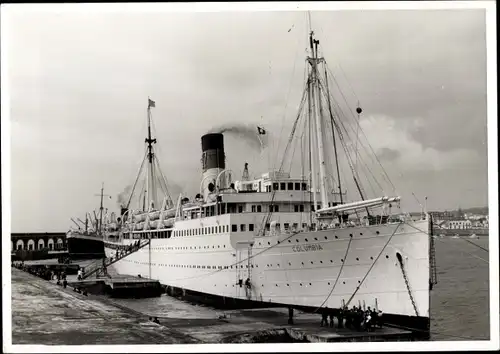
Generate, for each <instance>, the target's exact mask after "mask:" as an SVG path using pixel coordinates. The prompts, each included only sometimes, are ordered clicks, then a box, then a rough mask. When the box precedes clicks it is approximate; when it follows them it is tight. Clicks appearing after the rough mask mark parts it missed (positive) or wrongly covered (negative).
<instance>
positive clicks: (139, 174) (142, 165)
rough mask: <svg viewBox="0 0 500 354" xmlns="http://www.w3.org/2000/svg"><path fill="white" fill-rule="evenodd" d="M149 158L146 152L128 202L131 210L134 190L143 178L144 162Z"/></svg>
mask: <svg viewBox="0 0 500 354" xmlns="http://www.w3.org/2000/svg"><path fill="white" fill-rule="evenodd" d="M147 156H148V153H147V152H146V153H145V154H144V158H143V159H142V163H141V167H139V172H138V173H137V177H136V179H135V182H134V185H133V186H132V190H131V191H130V196H129V198H128V201H127V205H126V206H127V209H128V208H129V206H130V202H131V200H132V196H133V195H134V190H135V187H136V185H137V181H138V180H139V177H140V176H141V172H142V168H143V167H144V162H145V161H146V158H147ZM141 193H142V192H141Z"/></svg>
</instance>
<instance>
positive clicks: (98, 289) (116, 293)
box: [68, 275, 163, 298]
mask: <svg viewBox="0 0 500 354" xmlns="http://www.w3.org/2000/svg"><path fill="white" fill-rule="evenodd" d="M68 287H70V288H74V289H82V290H86V291H88V292H89V293H91V294H95V295H101V294H107V295H110V296H112V297H129V298H144V297H155V296H160V295H161V294H162V293H163V288H162V286H161V285H160V282H158V280H152V279H145V278H139V277H127V276H119V275H113V276H112V277H106V278H94V279H84V280H81V281H78V280H77V281H69V282H68Z"/></svg>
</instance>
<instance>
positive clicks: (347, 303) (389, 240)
mask: <svg viewBox="0 0 500 354" xmlns="http://www.w3.org/2000/svg"><path fill="white" fill-rule="evenodd" d="M399 226H401V224H398V225H397V226H396V228H395V229H394V232H393V233H392V235H391V236H390V237H389V239H388V240H387V242H386V243H385V245H384V247H383V248H382V250H381V251H380V253H379V254H378V256H377V258H375V260H374V261H373V263H372V265H371V266H370V268H369V269H368V271H367V272H366V274H365V276H364V277H363V279H362V280H361V282H360V283H359V285H358V286H357V287H356V290H354V293H353V294H352V295H351V297H350V298H349V300H348V301H347V302H346V304H345V306H346V307H347V306H349V303H350V302H351V301H352V299H353V298H354V296H355V295H356V293H357V292H358V290H359V288H360V287H361V285H363V282H364V281H365V279H366V277H367V276H368V274H369V273H370V271H371V270H372V268H373V266H374V265H375V264H376V263H377V261H378V259H379V258H380V256H381V255H382V253H383V252H384V250H385V248H386V247H387V245H388V244H389V242H391V240H392V237H393V236H394V234H395V233H396V231H398V228H399Z"/></svg>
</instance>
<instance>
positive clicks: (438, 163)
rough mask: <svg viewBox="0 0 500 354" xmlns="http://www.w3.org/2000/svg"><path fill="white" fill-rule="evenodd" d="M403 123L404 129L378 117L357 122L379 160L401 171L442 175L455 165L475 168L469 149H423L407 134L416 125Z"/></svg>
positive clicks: (473, 157) (478, 156)
mask: <svg viewBox="0 0 500 354" xmlns="http://www.w3.org/2000/svg"><path fill="white" fill-rule="evenodd" d="M406 122H407V125H406V127H404V126H403V125H402V124H401V123H399V124H398V123H396V119H394V118H392V117H387V116H380V115H379V116H369V117H367V118H365V119H363V120H362V121H361V128H362V129H363V131H364V132H365V133H366V132H369V137H368V141H369V142H370V144H371V146H372V147H373V148H374V150H375V151H379V152H381V153H382V156H381V157H385V158H386V161H387V160H389V161H390V162H388V164H390V165H392V166H394V167H395V166H397V168H398V169H401V170H402V171H407V172H409V171H413V170H431V171H443V170H447V169H453V168H455V167H456V166H459V165H468V166H475V165H477V162H478V161H479V160H480V159H481V156H480V155H479V154H478V153H477V152H476V151H475V150H472V149H465V148H456V149H454V150H448V151H441V150H438V149H435V148H431V147H425V146H424V145H423V144H422V143H420V142H418V141H417V140H415V139H414V137H413V136H412V134H411V133H410V131H411V130H410V128H411V126H412V123H413V124H417V125H418V124H419V122H420V121H419V120H416V121H413V122H411V121H406ZM388 155H389V156H390V157H389V159H387V157H388Z"/></svg>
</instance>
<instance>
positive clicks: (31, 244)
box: [28, 239, 35, 251]
mask: <svg viewBox="0 0 500 354" xmlns="http://www.w3.org/2000/svg"><path fill="white" fill-rule="evenodd" d="M34 250H35V241H33V240H32V239H29V240H28V251H34Z"/></svg>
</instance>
